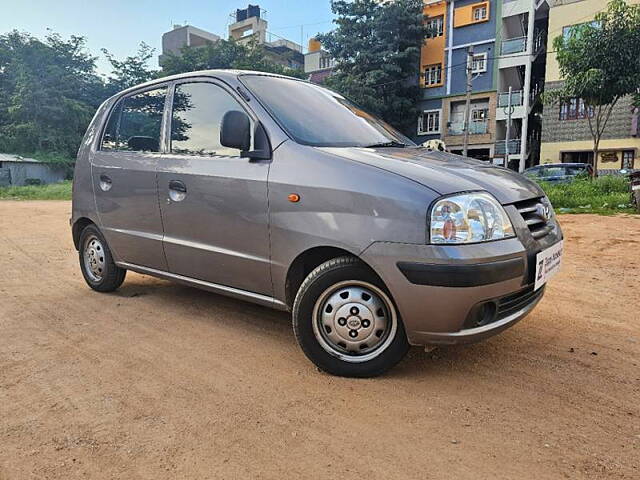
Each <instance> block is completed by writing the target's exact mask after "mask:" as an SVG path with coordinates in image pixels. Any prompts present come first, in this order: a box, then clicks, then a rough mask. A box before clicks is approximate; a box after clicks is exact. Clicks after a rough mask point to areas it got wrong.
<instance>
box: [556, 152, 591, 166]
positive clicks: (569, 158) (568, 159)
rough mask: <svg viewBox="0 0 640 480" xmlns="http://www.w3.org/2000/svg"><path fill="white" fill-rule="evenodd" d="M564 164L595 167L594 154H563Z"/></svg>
mask: <svg viewBox="0 0 640 480" xmlns="http://www.w3.org/2000/svg"><path fill="white" fill-rule="evenodd" d="M561 161H562V163H588V164H589V165H593V152H562V156H561Z"/></svg>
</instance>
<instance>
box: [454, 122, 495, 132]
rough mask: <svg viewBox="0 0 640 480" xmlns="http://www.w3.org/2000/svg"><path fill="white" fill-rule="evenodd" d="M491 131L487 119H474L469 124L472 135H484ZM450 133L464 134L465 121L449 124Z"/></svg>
mask: <svg viewBox="0 0 640 480" xmlns="http://www.w3.org/2000/svg"><path fill="white" fill-rule="evenodd" d="M488 131H489V122H488V121H487V120H472V121H471V122H470V124H469V134H470V135H484V134H485V133H487V132H488ZM449 135H464V122H458V123H452V124H450V125H449Z"/></svg>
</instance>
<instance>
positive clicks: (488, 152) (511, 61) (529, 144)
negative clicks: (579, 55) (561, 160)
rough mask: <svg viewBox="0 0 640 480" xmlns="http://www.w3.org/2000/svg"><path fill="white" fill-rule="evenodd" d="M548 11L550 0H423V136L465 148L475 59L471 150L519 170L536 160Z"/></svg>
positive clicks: (419, 130) (420, 131)
mask: <svg viewBox="0 0 640 480" xmlns="http://www.w3.org/2000/svg"><path fill="white" fill-rule="evenodd" d="M548 12H549V5H548V3H547V0H486V1H478V0H425V6H424V13H425V15H426V16H427V20H426V22H427V26H428V27H429V34H428V38H427V40H426V42H425V45H424V46H423V48H422V53H421V67H422V75H421V79H420V85H421V86H422V87H423V99H422V101H421V102H420V105H419V109H420V110H421V114H420V115H419V118H418V125H417V134H416V138H417V140H418V142H424V141H427V140H432V139H442V140H443V141H444V142H445V144H446V145H447V148H448V149H449V150H451V151H452V152H454V153H462V149H463V142H464V134H465V111H466V85H467V65H469V64H470V65H471V68H472V72H473V75H472V94H471V111H470V122H469V150H468V151H469V156H471V157H474V158H478V159H481V160H486V161H491V162H493V163H497V164H501V165H508V166H509V167H510V168H512V169H514V170H518V171H523V170H524V169H525V168H526V167H527V166H530V165H532V164H535V163H536V162H537V160H538V158H539V141H540V135H541V122H540V115H541V112H542V103H541V101H540V94H541V93H542V91H543V89H544V70H545V59H546V49H545V41H546V31H547V23H548ZM469 47H472V48H473V57H472V58H470V57H469V53H468V51H469ZM510 89H511V95H509V91H510ZM509 106H510V108H509ZM509 118H511V122H510V123H509V121H508V120H509ZM507 135H508V138H507Z"/></svg>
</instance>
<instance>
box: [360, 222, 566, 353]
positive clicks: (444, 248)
mask: <svg viewBox="0 0 640 480" xmlns="http://www.w3.org/2000/svg"><path fill="white" fill-rule="evenodd" d="M515 226H516V229H517V230H518V228H517V225H515ZM525 228H526V226H525ZM517 233H518V238H512V239H507V240H500V241H495V242H487V243H480V244H473V245H415V244H401V243H389V242H376V243H374V244H372V245H371V246H369V248H367V249H366V250H365V251H364V252H363V253H362V254H361V258H362V259H363V260H364V261H365V262H367V264H369V265H370V266H371V267H372V268H373V269H374V270H375V271H376V272H377V273H378V275H379V276H380V277H381V278H382V280H383V281H384V282H385V284H386V285H387V288H388V289H389V291H390V292H391V295H392V296H393V299H394V301H395V303H396V306H397V307H398V310H399V312H400V315H401V316H402V320H403V322H404V326H405V330H406V333H407V338H408V340H409V343H411V344H412V345H433V344H457V343H473V342H477V341H481V340H484V339H486V338H488V337H490V336H492V335H495V334H497V333H499V332H501V331H503V330H505V329H506V328H508V327H510V326H512V325H514V324H515V323H516V322H518V321H519V320H521V319H522V318H524V317H525V316H526V315H527V314H528V313H529V312H531V311H532V310H533V309H534V308H535V306H536V305H537V304H538V302H539V301H540V300H541V298H542V296H543V295H544V288H542V289H540V290H538V291H534V290H533V286H532V284H533V281H534V279H533V277H534V275H535V256H536V254H537V253H538V252H540V251H542V250H544V249H545V248H548V247H550V246H551V245H553V244H555V243H557V242H558V241H560V240H561V239H562V232H561V231H560V227H559V226H558V225H557V224H554V226H553V230H552V231H551V232H550V233H549V234H548V235H546V236H545V237H544V238H543V239H540V240H533V239H532V238H531V237H530V234H529V232H528V230H526V231H525V230H524V229H522V230H521V231H519V232H517ZM484 305H489V307H484ZM479 308H489V309H495V310H494V311H493V315H489V316H490V317H491V318H490V319H489V320H487V321H478V322H476V321H475V316H476V312H477V311H478V309H479ZM483 312H484V310H483ZM483 315H484V313H483ZM487 318H488V317H487ZM470 320H472V321H470Z"/></svg>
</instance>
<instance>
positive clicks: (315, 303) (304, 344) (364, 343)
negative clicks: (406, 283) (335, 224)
mask: <svg viewBox="0 0 640 480" xmlns="http://www.w3.org/2000/svg"><path fill="white" fill-rule="evenodd" d="M293 330H294V333H295V336H296V339H297V341H298V343H299V345H300V347H301V348H302V351H303V352H304V353H305V355H306V356H307V357H308V358H309V360H311V361H312V362H313V363H314V364H315V365H316V366H317V367H318V368H319V369H320V370H323V371H325V372H327V373H330V374H332V375H338V376H343V377H375V376H378V375H380V374H382V373H384V372H386V371H387V370H389V369H390V368H391V367H393V366H394V365H396V364H397V363H398V362H399V361H400V360H402V358H403V357H404V356H405V355H406V353H407V351H408V350H409V343H408V342H407V337H406V334H405V330H404V326H403V324H402V320H401V318H400V315H399V313H398V311H397V308H396V306H395V304H394V303H393V300H392V298H391V295H390V294H389V292H388V290H387V288H386V287H385V285H384V283H383V282H382V280H381V279H380V278H379V277H378V276H377V275H376V274H375V273H374V272H373V271H372V270H371V269H370V268H369V267H368V266H367V265H366V264H364V263H363V262H362V261H360V260H359V259H358V258H356V257H350V256H344V257H338V258H334V259H332V260H329V261H327V262H325V263H323V264H322V265H320V266H318V267H317V268H315V269H314V270H313V271H312V272H311V273H310V274H309V275H308V276H307V278H306V279H305V280H304V281H303V282H302V285H301V286H300V288H299V290H298V293H297V295H296V298H295V301H294V303H293Z"/></svg>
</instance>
